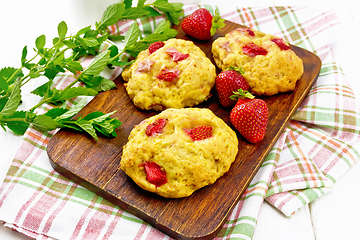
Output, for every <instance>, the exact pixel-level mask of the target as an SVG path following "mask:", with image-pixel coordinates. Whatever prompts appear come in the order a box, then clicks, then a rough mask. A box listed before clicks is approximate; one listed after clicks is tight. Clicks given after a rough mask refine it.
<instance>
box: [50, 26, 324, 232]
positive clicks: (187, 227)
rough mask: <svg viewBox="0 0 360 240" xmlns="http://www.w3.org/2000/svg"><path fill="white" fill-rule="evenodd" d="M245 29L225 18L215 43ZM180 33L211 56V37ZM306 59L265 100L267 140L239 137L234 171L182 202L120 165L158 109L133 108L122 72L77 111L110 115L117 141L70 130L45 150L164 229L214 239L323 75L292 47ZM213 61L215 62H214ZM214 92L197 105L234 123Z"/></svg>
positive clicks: (84, 181)
mask: <svg viewBox="0 0 360 240" xmlns="http://www.w3.org/2000/svg"><path fill="white" fill-rule="evenodd" d="M238 27H242V26H240V25H238V24H235V23H232V22H229V21H227V22H226V26H225V27H224V28H223V29H222V30H221V31H218V32H217V33H216V34H215V35H214V36H213V39H212V41H213V40H215V39H216V38H218V37H220V36H224V35H225V34H226V33H227V32H229V31H231V30H234V29H236V28H238ZM175 28H176V29H177V30H179V34H178V36H177V37H178V38H182V39H186V40H192V41H194V43H195V44H196V45H197V46H199V47H200V48H201V49H202V50H203V51H204V52H205V53H206V54H207V56H208V57H209V58H210V59H211V60H212V61H213V58H212V54H211V44H212V41H196V40H194V39H191V38H189V37H188V36H186V35H184V33H183V32H182V30H181V29H180V27H179V26H175ZM291 48H292V50H294V51H295V52H296V54H297V55H298V56H299V57H300V58H301V59H302V60H303V62H304V74H303V76H302V78H301V79H300V80H299V81H298V83H297V86H296V89H295V90H294V91H293V92H291V93H282V94H278V95H276V96H272V97H263V98H262V99H264V100H265V101H266V103H267V104H268V108H269V122H268V128H267V131H266V135H265V138H264V139H263V141H261V142H260V143H258V144H251V143H249V142H247V141H246V140H245V139H244V138H243V137H242V136H241V135H239V134H238V138H239V153H238V155H237V157H236V160H235V162H234V163H233V164H232V166H231V168H230V170H229V172H228V173H226V174H225V175H224V176H223V177H221V178H220V179H218V180H217V181H216V182H215V183H214V184H212V185H210V186H206V187H204V188H202V189H200V190H198V191H196V192H195V193H194V194H193V195H191V196H190V197H187V198H182V199H166V198H163V197H160V196H158V195H156V194H153V193H150V192H147V191H145V190H143V189H141V188H139V187H138V186H137V185H136V184H135V183H134V182H133V181H132V180H131V179H130V178H128V177H127V176H126V175H125V173H124V172H122V171H121V170H120V169H119V163H120V160H121V155H122V147H123V146H124V145H125V144H126V142H127V138H128V136H129V134H130V131H131V130H132V128H133V126H134V125H136V124H138V123H140V122H141V121H142V120H143V119H145V118H148V117H150V116H153V115H155V114H156V112H154V111H142V110H138V109H136V108H135V107H134V105H133V103H132V101H131V100H130V99H129V97H128V96H127V93H126V91H125V89H124V87H123V80H122V79H121V77H119V78H118V79H116V80H115V82H116V85H117V87H118V88H117V89H114V90H110V91H106V92H102V93H100V94H99V95H97V96H96V97H95V98H94V99H93V100H92V101H91V102H90V103H89V104H88V105H87V106H86V107H85V108H84V109H83V110H82V111H81V112H80V113H79V114H78V115H84V114H87V113H90V112H92V111H102V112H105V113H107V112H112V111H114V110H117V112H116V113H115V114H114V115H113V117H117V118H119V120H120V121H121V122H122V125H121V126H120V127H119V128H118V129H117V130H116V132H117V134H118V136H117V137H116V138H112V139H108V138H100V139H99V140H98V141H94V140H93V139H91V138H90V137H88V136H86V135H84V134H79V133H76V132H74V131H71V130H60V131H59V132H58V133H57V134H55V136H54V137H53V138H52V139H51V140H50V142H49V144H48V147H47V152H48V155H49V158H50V162H51V164H52V166H53V167H54V169H55V170H57V171H58V172H59V173H61V174H63V175H64V176H66V177H67V178H69V179H71V180H73V181H75V182H77V183H79V184H81V185H82V186H84V187H86V188H88V189H90V190H91V191H93V192H95V193H97V194H99V195H101V196H102V197H104V198H106V199H107V200H109V201H111V202H113V203H114V204H116V205H118V206H119V207H121V208H122V209H124V210H126V211H128V212H130V213H133V214H134V215H136V216H138V217H140V218H142V219H143V220H145V221H147V222H148V223H150V224H152V225H153V226H154V227H157V228H158V229H160V230H161V231H163V232H165V233H166V234H168V235H170V236H171V237H173V238H177V239H211V238H213V237H215V236H216V234H217V233H218V231H219V230H220V229H221V226H222V225H223V224H224V223H225V221H226V219H227V217H228V215H229V214H230V213H231V210H232V209H233V208H234V206H235V205H236V203H237V202H238V201H239V200H240V197H241V195H242V194H243V192H244V191H245V190H246V188H247V186H248V185H249V183H250V181H251V180H252V178H253V177H254V175H255V174H256V172H257V171H258V169H259V168H260V166H261V164H262V163H263V161H264V160H265V158H266V156H267V155H268V153H269V152H270V150H271V149H272V147H273V145H274V144H275V142H276V141H277V139H278V137H279V136H280V135H281V133H282V131H283V130H284V128H285V127H286V125H287V123H288V121H289V120H290V119H291V117H292V115H293V114H294V113H295V111H296V110H297V108H298V107H299V105H300V103H301V102H302V101H303V99H304V98H305V96H306V95H307V93H308V92H309V90H310V88H311V86H312V85H313V83H314V82H315V80H316V79H317V77H318V74H319V71H320V67H321V61H320V59H319V58H318V57H317V56H316V55H314V54H313V53H311V52H309V51H306V50H304V49H301V48H298V47H295V46H291ZM213 62H214V61H213ZM212 93H213V96H212V97H211V98H209V99H208V100H207V101H206V102H204V103H202V104H200V105H198V107H205V108H209V109H211V110H212V111H213V112H214V113H215V114H216V115H217V116H218V117H220V118H222V119H223V120H224V121H225V122H226V123H227V124H229V125H230V126H231V123H230V119H229V115H230V111H231V109H230V108H224V107H222V106H221V105H220V104H219V102H218V100H217V96H216V91H214V90H213V92H212Z"/></svg>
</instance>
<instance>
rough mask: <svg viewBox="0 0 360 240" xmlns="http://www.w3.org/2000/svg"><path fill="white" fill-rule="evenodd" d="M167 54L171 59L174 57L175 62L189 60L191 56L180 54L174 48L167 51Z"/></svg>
mask: <svg viewBox="0 0 360 240" xmlns="http://www.w3.org/2000/svg"><path fill="white" fill-rule="evenodd" d="M165 52H166V53H167V54H169V56H170V57H172V59H173V61H174V62H180V61H182V60H184V59H187V58H188V57H189V56H190V55H189V54H184V53H181V52H179V51H178V50H176V48H174V47H170V48H168V49H166V50H165Z"/></svg>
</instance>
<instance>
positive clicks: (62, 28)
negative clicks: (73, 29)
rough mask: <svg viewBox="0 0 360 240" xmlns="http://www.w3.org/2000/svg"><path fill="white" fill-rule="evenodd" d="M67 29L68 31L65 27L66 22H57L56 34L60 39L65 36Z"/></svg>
mask: <svg viewBox="0 0 360 240" xmlns="http://www.w3.org/2000/svg"><path fill="white" fill-rule="evenodd" d="M67 31H68V27H67V25H66V23H65V22H64V21H62V22H61V23H59V25H58V34H59V38H60V41H62V40H63V39H64V38H65V36H66V33H67Z"/></svg>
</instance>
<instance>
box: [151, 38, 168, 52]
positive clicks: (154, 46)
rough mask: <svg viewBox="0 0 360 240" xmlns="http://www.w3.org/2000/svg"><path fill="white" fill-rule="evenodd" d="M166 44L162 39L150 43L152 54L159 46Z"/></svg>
mask: <svg viewBox="0 0 360 240" xmlns="http://www.w3.org/2000/svg"><path fill="white" fill-rule="evenodd" d="M164 45H165V43H164V42H162V41H158V42H154V43H152V44H150V45H149V47H148V49H149V53H150V54H152V53H153V52H155V51H156V50H158V49H159V48H162V47H163V46H164Z"/></svg>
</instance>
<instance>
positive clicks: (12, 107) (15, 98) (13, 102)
mask: <svg viewBox="0 0 360 240" xmlns="http://www.w3.org/2000/svg"><path fill="white" fill-rule="evenodd" d="M20 102H21V90H20V80H19V79H17V80H16V81H15V83H14V88H13V90H12V92H11V95H10V97H9V100H8V101H7V102H6V104H5V106H4V108H3V109H2V110H1V112H0V116H11V115H13V114H14V113H15V111H16V109H17V108H18V106H19V105H20Z"/></svg>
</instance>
